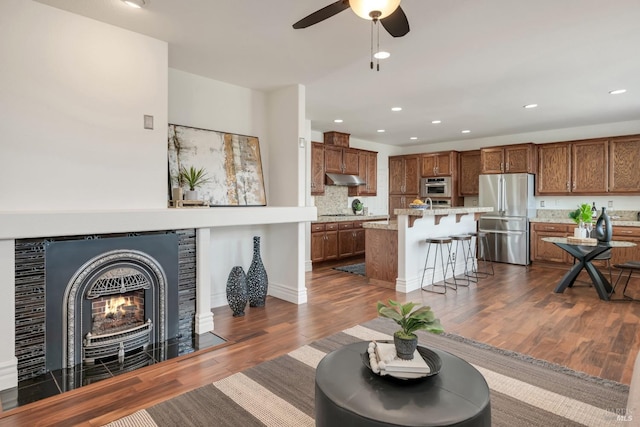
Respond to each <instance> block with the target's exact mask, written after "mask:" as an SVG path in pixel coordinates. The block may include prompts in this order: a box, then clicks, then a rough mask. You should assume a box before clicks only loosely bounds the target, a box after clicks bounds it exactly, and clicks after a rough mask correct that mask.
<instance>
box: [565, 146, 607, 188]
mask: <svg viewBox="0 0 640 427" xmlns="http://www.w3.org/2000/svg"><path fill="white" fill-rule="evenodd" d="M571 151H572V162H571V165H572V174H571V175H572V176H571V181H572V184H571V192H572V193H589V194H593V193H606V192H607V189H608V177H609V145H608V141H606V140H596V141H583V142H574V143H572V146H571Z"/></svg>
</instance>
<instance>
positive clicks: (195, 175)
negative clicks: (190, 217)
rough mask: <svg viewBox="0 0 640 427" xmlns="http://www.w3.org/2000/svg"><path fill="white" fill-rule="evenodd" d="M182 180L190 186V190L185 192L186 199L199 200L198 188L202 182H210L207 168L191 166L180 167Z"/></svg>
mask: <svg viewBox="0 0 640 427" xmlns="http://www.w3.org/2000/svg"><path fill="white" fill-rule="evenodd" d="M180 178H181V182H184V183H185V184H187V185H188V186H189V190H188V191H186V192H185V195H184V198H185V200H198V191H197V190H196V188H198V187H200V186H201V185H202V184H205V183H207V182H209V177H207V172H206V170H205V168H200V169H196V168H195V167H193V166H190V167H189V169H187V168H185V167H184V166H183V167H182V169H180Z"/></svg>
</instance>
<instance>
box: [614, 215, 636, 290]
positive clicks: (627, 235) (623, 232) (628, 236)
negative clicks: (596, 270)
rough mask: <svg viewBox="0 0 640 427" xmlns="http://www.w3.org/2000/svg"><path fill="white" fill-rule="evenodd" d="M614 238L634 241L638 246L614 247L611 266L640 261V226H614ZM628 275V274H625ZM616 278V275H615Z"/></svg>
mask: <svg viewBox="0 0 640 427" xmlns="http://www.w3.org/2000/svg"><path fill="white" fill-rule="evenodd" d="M613 240H621V241H623V242H632V243H635V244H636V246H633V247H630V248H614V249H612V250H611V266H612V267H613V265H614V264H622V263H624V262H627V261H640V228H638V227H619V226H616V227H613ZM625 277H626V275H625ZM614 280H615V277H614Z"/></svg>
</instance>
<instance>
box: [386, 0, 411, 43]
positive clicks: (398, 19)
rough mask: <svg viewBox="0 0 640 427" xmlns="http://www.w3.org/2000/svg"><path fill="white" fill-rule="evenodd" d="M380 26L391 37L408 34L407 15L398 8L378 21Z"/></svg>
mask: <svg viewBox="0 0 640 427" xmlns="http://www.w3.org/2000/svg"><path fill="white" fill-rule="evenodd" d="M380 22H381V23H382V26H383V27H384V29H385V30H387V32H388V33H389V34H391V35H392V36H393V37H402V36H404V35H405V34H407V33H408V32H409V21H408V20H407V15H405V14H404V11H403V10H402V8H401V7H400V6H398V8H397V9H396V10H395V11H394V12H393V13H392V14H391V15H389V16H387V17H386V18H383V19H381V20H380Z"/></svg>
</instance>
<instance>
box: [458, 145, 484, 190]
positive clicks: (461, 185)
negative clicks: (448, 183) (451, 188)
mask: <svg viewBox="0 0 640 427" xmlns="http://www.w3.org/2000/svg"><path fill="white" fill-rule="evenodd" d="M458 159H459V160H458V161H459V163H460V166H459V167H458V171H459V172H458V174H459V180H458V195H459V196H460V197H465V196H477V195H478V192H479V185H480V150H472V151H462V152H460V153H459V154H458Z"/></svg>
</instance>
